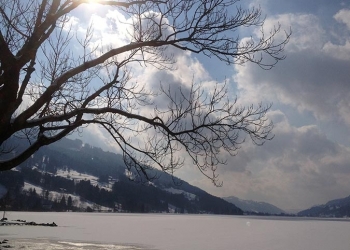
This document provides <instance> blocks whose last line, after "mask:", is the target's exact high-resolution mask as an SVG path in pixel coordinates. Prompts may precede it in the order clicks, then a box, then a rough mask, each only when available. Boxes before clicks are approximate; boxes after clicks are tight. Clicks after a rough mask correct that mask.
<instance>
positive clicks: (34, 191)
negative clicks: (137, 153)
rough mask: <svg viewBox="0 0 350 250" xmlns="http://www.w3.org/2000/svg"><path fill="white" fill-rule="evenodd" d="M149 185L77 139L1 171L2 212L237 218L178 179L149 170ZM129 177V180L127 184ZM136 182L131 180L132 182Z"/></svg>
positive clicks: (221, 202)
mask: <svg viewBox="0 0 350 250" xmlns="http://www.w3.org/2000/svg"><path fill="white" fill-rule="evenodd" d="M150 174H151V176H155V177H156V178H155V179H153V180H152V181H144V180H141V181H140V180H138V179H137V178H133V176H136V174H135V173H132V172H129V171H127V170H126V169H125V167H124V164H123V160H122V157H121V155H117V154H114V153H110V152H104V151H103V150H101V149H100V148H95V147H93V146H91V145H87V144H83V142H82V141H80V140H69V139H63V140H61V141H60V142H59V143H56V144H54V145H50V146H48V147H44V148H42V149H41V150H39V151H38V152H37V153H36V154H34V155H33V156H32V157H31V158H30V159H29V160H28V161H26V162H24V163H23V164H21V165H20V166H18V167H17V168H16V170H15V171H7V172H1V173H0V184H1V185H2V186H4V187H5V188H6V190H7V192H6V195H4V196H3V198H2V199H1V207H2V209H11V210H24V211H110V212H138V213H143V212H173V213H213V214H242V211H241V210H240V209H239V208H237V207H236V206H234V205H233V204H230V203H228V202H226V201H224V200H223V199H221V198H218V197H215V196H212V195H210V194H208V193H206V192H204V191H203V190H201V189H199V188H197V187H194V186H191V185H189V184H188V183H186V182H184V181H181V180H180V179H178V178H176V177H174V176H170V175H168V174H165V173H162V172H160V171H157V170H155V169H153V170H152V171H150ZM130 177H131V179H134V181H132V180H130ZM135 180H136V181H135Z"/></svg>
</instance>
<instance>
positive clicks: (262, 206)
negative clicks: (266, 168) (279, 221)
mask: <svg viewBox="0 0 350 250" xmlns="http://www.w3.org/2000/svg"><path fill="white" fill-rule="evenodd" d="M223 199H224V200H226V201H228V202H230V203H232V204H234V205H236V206H237V207H239V208H240V209H242V210H243V211H244V212H247V213H255V214H284V213H285V211H283V210H282V209H280V208H278V207H276V206H274V205H272V204H269V203H266V202H257V201H251V200H242V199H239V198H237V197H235V196H230V197H224V198H223Z"/></svg>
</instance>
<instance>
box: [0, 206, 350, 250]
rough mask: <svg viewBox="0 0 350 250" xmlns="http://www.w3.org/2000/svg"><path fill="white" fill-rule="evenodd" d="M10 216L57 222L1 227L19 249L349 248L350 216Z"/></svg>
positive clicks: (0, 236)
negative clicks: (331, 218) (333, 218)
mask: <svg viewBox="0 0 350 250" xmlns="http://www.w3.org/2000/svg"><path fill="white" fill-rule="evenodd" d="M7 218H8V219H9V220H15V219H23V220H27V221H35V222H38V223H51V222H55V223H56V224H57V225H58V227H35V226H3V227H0V240H3V239H8V240H10V241H9V243H10V245H12V246H14V247H15V248H16V249H140V250H147V249H148V250H235V249H237V250H332V249H336V250H349V249H350V248H349V247H350V237H349V232H350V220H321V219H319V220H317V219H315V220H312V219H301V218H271V217H245V216H219V215H170V214H164V215H163V214H112V213H111V214H108V213H105V214H104V213H33V212H28V213H26V212H8V213H7ZM0 249H1V248H0Z"/></svg>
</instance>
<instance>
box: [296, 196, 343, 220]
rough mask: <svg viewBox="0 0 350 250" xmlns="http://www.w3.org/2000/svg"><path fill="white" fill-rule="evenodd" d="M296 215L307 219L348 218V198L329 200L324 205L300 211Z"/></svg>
mask: <svg viewBox="0 0 350 250" xmlns="http://www.w3.org/2000/svg"><path fill="white" fill-rule="evenodd" d="M297 215H298V216H309V217H336V218H341V217H350V196H348V197H345V198H342V199H336V200H331V201H329V202H327V203H326V204H324V205H317V206H313V207H311V208H309V209H305V210H303V211H300V212H299V213H298V214H297Z"/></svg>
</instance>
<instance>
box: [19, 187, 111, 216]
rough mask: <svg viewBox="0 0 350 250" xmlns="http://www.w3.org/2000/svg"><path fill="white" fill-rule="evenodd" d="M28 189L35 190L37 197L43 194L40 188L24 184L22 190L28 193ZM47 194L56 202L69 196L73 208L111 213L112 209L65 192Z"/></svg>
mask: <svg viewBox="0 0 350 250" xmlns="http://www.w3.org/2000/svg"><path fill="white" fill-rule="evenodd" d="M30 189H32V190H33V189H35V191H36V193H37V194H38V195H41V194H43V189H42V188H41V187H39V186H36V185H33V184H30V183H28V182H24V187H23V190H26V191H29V190H30ZM49 192H50V200H51V201H53V200H55V199H56V198H57V200H60V199H61V198H62V196H63V195H64V196H65V197H66V198H68V196H71V197H72V200H73V205H74V206H75V207H78V208H82V209H86V208H87V207H91V208H96V207H97V208H98V210H99V211H101V212H107V211H113V209H112V208H109V207H104V206H101V205H98V204H96V203H94V202H91V201H88V200H85V199H83V198H81V197H80V196H78V195H74V194H70V193H65V192H56V191H49Z"/></svg>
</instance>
